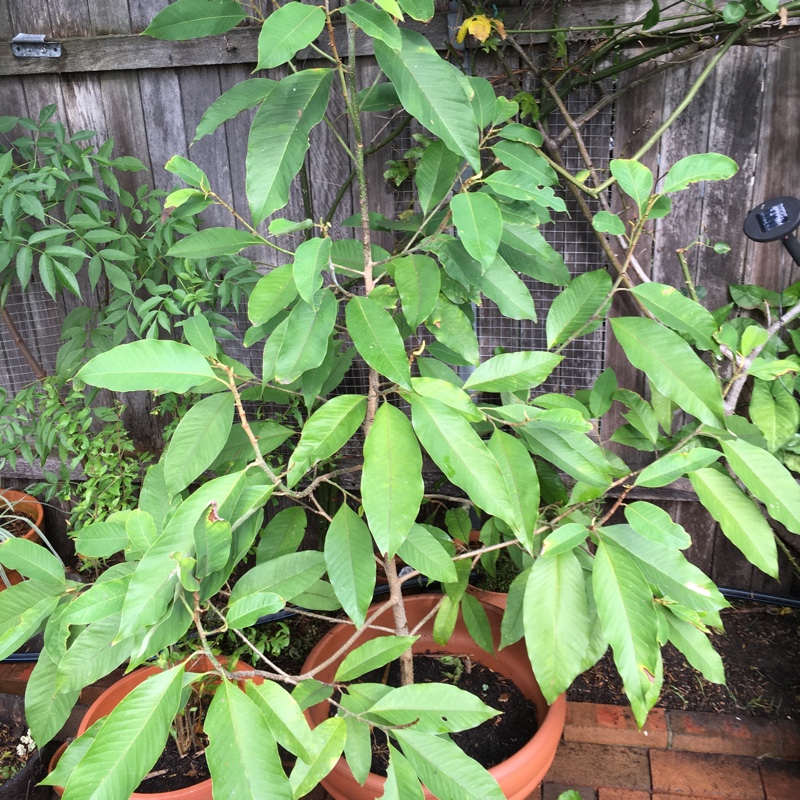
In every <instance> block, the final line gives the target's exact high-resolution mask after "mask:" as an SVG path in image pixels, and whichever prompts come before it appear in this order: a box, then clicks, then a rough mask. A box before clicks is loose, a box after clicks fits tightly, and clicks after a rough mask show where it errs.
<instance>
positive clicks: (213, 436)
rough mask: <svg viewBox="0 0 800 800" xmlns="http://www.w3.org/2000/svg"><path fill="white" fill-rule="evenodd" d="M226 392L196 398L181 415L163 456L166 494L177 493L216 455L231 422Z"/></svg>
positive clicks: (231, 403) (229, 396) (231, 405)
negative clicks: (167, 491) (167, 492)
mask: <svg viewBox="0 0 800 800" xmlns="http://www.w3.org/2000/svg"><path fill="white" fill-rule="evenodd" d="M233 411H234V399H233V395H232V394H231V393H230V392H222V393H220V394H212V395H209V396H208V397H204V398H202V399H201V400H198V401H197V402H196V403H195V404H194V405H193V406H192V407H191V408H190V409H189V411H188V412H187V413H186V414H185V415H184V416H183V417H182V418H181V420H180V422H179V423H178V427H177V428H175V432H174V434H173V435H172V438H171V439H170V442H169V445H168V447H167V452H166V455H165V457H164V476H165V478H166V483H167V489H168V490H169V492H170V494H173V495H174V494H177V493H178V492H180V491H182V490H183V489H185V488H186V487H187V486H188V485H189V484H190V483H191V482H192V481H193V480H195V479H196V478H198V477H199V476H200V475H201V474H202V473H203V472H204V471H205V470H206V469H208V468H209V467H210V466H211V464H213V463H214V460H215V459H216V457H217V456H218V455H219V453H220V451H221V450H222V448H223V447H224V446H225V442H226V441H227V440H228V433H229V432H230V429H231V424H232V423H233Z"/></svg>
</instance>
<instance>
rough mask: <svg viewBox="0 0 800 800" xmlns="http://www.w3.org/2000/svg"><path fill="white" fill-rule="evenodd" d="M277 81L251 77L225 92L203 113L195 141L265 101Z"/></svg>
mask: <svg viewBox="0 0 800 800" xmlns="http://www.w3.org/2000/svg"><path fill="white" fill-rule="evenodd" d="M276 83H277V82H276V81H273V80H270V79H269V78H251V79H250V80H247V81H242V82H241V83H237V84H236V85H235V86H233V87H232V88H230V89H228V91H227V92H223V93H222V94H221V95H220V96H219V97H218V98H217V99H216V100H215V101H214V102H213V103H212V104H211V105H210V106H209V107H208V108H207V109H206V110H205V112H204V113H203V116H202V118H201V119H200V122H199V123H198V125H197V130H196V131H195V134H194V141H195V142H196V141H197V140H198V139H202V138H203V137H204V136H207V135H208V134H210V133H214V131H215V130H216V129H217V128H218V127H219V126H220V125H222V123H223V122H227V121H228V120H229V119H233V118H234V117H235V116H237V115H238V114H240V113H241V112H242V111H247V110H248V109H251V108H255V107H256V106H257V105H258V104H259V103H262V102H264V100H266V99H267V97H269V94H270V92H271V91H272V90H273V89H274V88H275V86H276Z"/></svg>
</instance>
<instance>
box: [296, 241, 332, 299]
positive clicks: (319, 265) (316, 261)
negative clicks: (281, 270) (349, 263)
mask: <svg viewBox="0 0 800 800" xmlns="http://www.w3.org/2000/svg"><path fill="white" fill-rule="evenodd" d="M330 257H331V240H330V239H320V238H319V237H315V238H313V239H308V240H307V241H305V242H303V243H302V244H301V245H300V246H299V247H298V248H297V250H296V251H295V254H294V267H293V268H292V274H293V275H294V282H295V285H296V286H297V293H298V294H299V295H300V297H302V298H303V300H305V301H306V303H308V304H309V305H310V306H312V307H314V303H315V297H314V296H315V295H316V293H317V291H318V290H319V289H320V288H321V287H322V271H323V270H324V269H327V267H328V264H329V262H330Z"/></svg>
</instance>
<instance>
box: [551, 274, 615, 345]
mask: <svg viewBox="0 0 800 800" xmlns="http://www.w3.org/2000/svg"><path fill="white" fill-rule="evenodd" d="M610 293H611V276H610V275H609V274H608V272H606V271H605V270H604V269H599V270H595V271H594V272H585V273H584V274H583V275H579V276H578V277H577V278H575V280H573V281H572V282H571V283H570V284H569V286H567V288H566V289H564V291H562V292H560V293H559V294H557V295H556V297H555V299H554V300H553V304H552V305H551V306H550V311H549V312H548V314H547V321H546V330H547V346H548V347H556V346H558V345H560V344H563V343H564V342H566V341H567V340H568V339H569V338H570V337H572V336H585V335H586V334H588V333H591V332H592V331H594V330H596V329H597V327H598V326H599V325H600V324H601V323H602V321H603V320H602V317H603V313H604V310H605V309H606V308H607V307H608V303H609V302H610V298H609V295H610Z"/></svg>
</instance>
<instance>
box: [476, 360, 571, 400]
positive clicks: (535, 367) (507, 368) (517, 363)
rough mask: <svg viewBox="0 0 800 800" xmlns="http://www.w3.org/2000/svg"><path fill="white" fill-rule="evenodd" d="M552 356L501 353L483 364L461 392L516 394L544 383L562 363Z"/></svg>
mask: <svg viewBox="0 0 800 800" xmlns="http://www.w3.org/2000/svg"><path fill="white" fill-rule="evenodd" d="M561 360H562V356H557V355H555V354H554V353H544V352H537V351H532V350H531V351H523V352H520V353H501V354H500V355H498V356H494V358H490V359H489V360H488V361H484V362H483V364H481V365H480V366H479V367H478V368H477V369H476V370H475V371H474V372H473V373H472V374H471V375H470V376H469V378H467V381H466V383H465V384H464V389H465V390H467V389H472V390H474V391H481V392H516V391H519V390H521V389H532V388H533V387H534V386H538V385H539V384H541V383H544V381H546V380H547V378H548V377H549V375H550V373H551V372H552V371H553V370H554V369H555V368H556V367H557V366H558V364H559V363H560V362H561Z"/></svg>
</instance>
